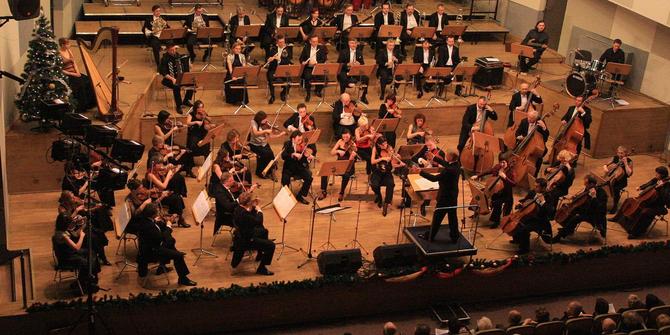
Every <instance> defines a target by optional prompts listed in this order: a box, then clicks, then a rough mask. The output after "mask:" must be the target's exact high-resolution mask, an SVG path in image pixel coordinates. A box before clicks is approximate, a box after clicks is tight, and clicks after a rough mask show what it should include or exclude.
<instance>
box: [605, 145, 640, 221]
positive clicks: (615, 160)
mask: <svg viewBox="0 0 670 335" xmlns="http://www.w3.org/2000/svg"><path fill="white" fill-rule="evenodd" d="M617 168H622V169H623V170H624V171H623V173H622V174H621V177H619V179H616V180H615V181H614V182H613V183H610V187H612V202H613V203H614V205H613V206H612V209H610V211H609V214H615V213H616V211H617V208H618V207H619V199H621V191H623V189H624V188H626V186H628V177H630V176H632V175H633V160H632V159H630V157H629V156H628V149H626V147H624V146H619V147H618V148H617V149H616V155H615V156H614V157H612V160H611V161H610V162H609V163H607V164H605V165H603V170H605V173H606V175H609V174H610V173H614V171H613V170H615V169H617Z"/></svg>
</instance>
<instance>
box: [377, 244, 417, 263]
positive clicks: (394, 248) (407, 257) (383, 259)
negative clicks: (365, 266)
mask: <svg viewBox="0 0 670 335" xmlns="http://www.w3.org/2000/svg"><path fill="white" fill-rule="evenodd" d="M372 255H373V256H374V258H375V266H376V267H377V269H383V268H393V267H398V266H410V265H412V264H414V263H416V261H417V253H416V246H415V245H414V244H413V243H406V244H392V245H381V246H378V247H377V248H376V249H375V251H373V252H372Z"/></svg>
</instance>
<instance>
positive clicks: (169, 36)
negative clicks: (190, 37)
mask: <svg viewBox="0 0 670 335" xmlns="http://www.w3.org/2000/svg"><path fill="white" fill-rule="evenodd" d="M184 36H186V28H165V29H163V31H161V36H160V37H159V38H158V39H159V40H161V41H169V40H178V39H182V38H184Z"/></svg>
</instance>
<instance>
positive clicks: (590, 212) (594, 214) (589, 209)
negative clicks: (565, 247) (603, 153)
mask: <svg viewBox="0 0 670 335" xmlns="http://www.w3.org/2000/svg"><path fill="white" fill-rule="evenodd" d="M597 184H598V181H597V180H596V177H594V176H593V175H590V174H588V175H586V176H585V177H584V191H582V192H583V193H585V194H586V196H587V197H588V200H587V201H586V202H585V203H584V204H583V205H582V206H581V207H579V208H578V209H577V210H576V213H575V215H574V216H572V217H571V218H569V219H568V220H567V221H566V222H564V223H563V227H561V228H559V229H558V232H557V233H556V235H555V236H554V238H553V239H552V240H551V242H552V243H557V242H560V241H561V239H562V238H565V237H568V236H570V235H572V234H573V233H574V232H575V228H577V225H578V224H579V223H581V222H582V221H586V222H588V223H590V224H591V225H592V226H593V227H594V228H596V229H598V231H599V232H600V236H602V237H603V238H605V236H606V234H607V216H606V215H607V193H606V192H605V190H603V189H602V187H598V185H597Z"/></svg>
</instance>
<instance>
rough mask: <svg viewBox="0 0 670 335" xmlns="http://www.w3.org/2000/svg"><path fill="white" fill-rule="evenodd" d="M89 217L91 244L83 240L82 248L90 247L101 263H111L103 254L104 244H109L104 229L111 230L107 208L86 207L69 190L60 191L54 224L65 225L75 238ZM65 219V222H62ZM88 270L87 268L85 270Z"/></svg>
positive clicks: (83, 202)
mask: <svg viewBox="0 0 670 335" xmlns="http://www.w3.org/2000/svg"><path fill="white" fill-rule="evenodd" d="M89 215H90V217H91V221H90V223H91V225H92V226H91V233H92V235H91V241H92V245H89V244H88V240H85V241H84V244H83V247H84V248H91V249H92V250H93V252H94V255H95V256H96V258H97V260H96V264H97V263H98V262H97V261H99V262H100V264H103V265H112V264H111V263H110V262H109V261H108V260H107V256H106V255H105V246H107V245H108V244H109V240H108V239H107V236H105V231H106V230H112V225H113V223H112V218H111V215H110V214H109V212H108V211H107V210H104V209H103V208H102V207H99V206H97V205H96V206H94V207H92V208H87V206H86V204H85V201H84V200H82V199H80V198H79V197H77V196H76V195H75V194H74V193H72V192H70V191H63V192H61V195H60V197H59V198H58V217H57V218H56V226H62V225H67V226H68V231H69V232H70V234H72V235H73V236H74V237H75V238H76V237H77V236H76V235H77V234H76V233H77V232H79V231H81V228H82V227H85V223H86V222H89V221H87V220H88V217H89ZM63 221H65V223H64V222H63ZM86 232H88V229H87V230H86ZM87 271H88V270H87Z"/></svg>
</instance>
